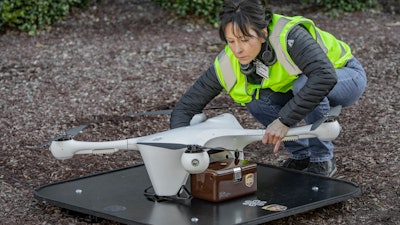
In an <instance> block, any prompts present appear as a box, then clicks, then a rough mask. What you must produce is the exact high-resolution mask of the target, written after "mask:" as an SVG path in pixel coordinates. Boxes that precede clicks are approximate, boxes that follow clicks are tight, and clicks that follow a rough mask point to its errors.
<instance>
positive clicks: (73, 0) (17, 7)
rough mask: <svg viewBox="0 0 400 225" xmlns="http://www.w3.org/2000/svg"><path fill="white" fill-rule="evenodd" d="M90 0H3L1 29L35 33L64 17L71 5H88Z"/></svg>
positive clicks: (0, 17)
mask: <svg viewBox="0 0 400 225" xmlns="http://www.w3.org/2000/svg"><path fill="white" fill-rule="evenodd" d="M88 4H89V0H1V1H0V29H4V28H5V27H9V28H16V29H18V30H21V31H27V32H29V33H30V34H34V33H35V32H36V31H37V30H41V29H44V28H46V27H47V26H50V25H51V24H52V23H54V22H55V21H57V20H60V19H63V18H64V17H65V16H66V15H67V14H68V12H69V10H70V7H71V6H77V7H82V6H87V5H88Z"/></svg>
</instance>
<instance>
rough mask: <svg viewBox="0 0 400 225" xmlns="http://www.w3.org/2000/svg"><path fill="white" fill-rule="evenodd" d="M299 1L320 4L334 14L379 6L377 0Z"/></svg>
mask: <svg viewBox="0 0 400 225" xmlns="http://www.w3.org/2000/svg"><path fill="white" fill-rule="evenodd" d="M301 2H302V3H306V4H307V3H309V4H312V5H316V6H321V7H322V9H323V10H324V11H327V12H331V13H332V14H333V15H334V16H335V15H338V13H339V12H354V11H362V10H365V9H367V8H376V7H378V6H379V4H378V2H377V0H301Z"/></svg>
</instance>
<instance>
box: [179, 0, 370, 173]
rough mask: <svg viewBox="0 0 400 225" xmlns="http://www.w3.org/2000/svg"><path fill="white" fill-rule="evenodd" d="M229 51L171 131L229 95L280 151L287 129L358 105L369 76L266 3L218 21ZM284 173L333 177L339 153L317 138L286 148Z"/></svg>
mask: <svg viewBox="0 0 400 225" xmlns="http://www.w3.org/2000/svg"><path fill="white" fill-rule="evenodd" d="M220 21H221V25H220V29H219V33H220V37H221V39H222V40H223V41H225V42H226V43H227V44H226V46H225V48H224V50H222V51H221V53H219V55H218V56H217V57H216V59H215V61H214V64H213V65H212V66H210V67H209V68H208V70H207V71H205V72H204V73H203V74H202V75H201V76H200V77H199V78H198V80H197V81H196V82H195V83H194V84H193V86H192V87H191V88H190V89H188V90H187V92H186V93H185V94H184V95H183V96H182V98H181V99H180V100H179V101H178V103H177V104H176V106H175V109H174V110H173V112H172V115H171V128H177V127H181V126H187V125H189V122H190V119H191V118H192V117H193V115H195V114H197V113H201V111H202V110H203V108H204V107H205V106H206V105H207V103H209V102H210V101H211V100H212V99H213V98H214V97H216V96H217V95H218V94H220V93H221V91H222V90H225V91H226V92H227V93H228V94H229V95H230V96H231V97H232V99H233V100H234V101H235V102H237V103H239V104H241V105H243V106H246V107H247V109H248V111H249V112H250V113H251V114H252V115H253V116H254V117H255V118H256V119H257V120H258V121H259V122H260V123H262V124H263V125H264V126H266V130H265V135H264V137H263V139H262V142H263V143H264V144H274V145H275V147H274V152H275V153H276V152H277V151H278V149H279V146H280V144H281V141H282V139H283V137H284V136H285V135H286V133H287V131H288V129H289V127H291V126H295V125H296V124H297V123H298V122H300V121H301V120H304V121H305V122H306V123H307V124H312V123H313V122H315V121H317V120H318V119H320V118H321V117H322V116H323V115H324V114H325V113H326V112H327V111H329V109H330V107H333V106H336V105H342V107H346V106H349V105H352V104H354V103H355V102H356V101H357V100H358V99H359V98H360V97H361V95H362V93H363V92H364V89H365V86H366V75H365V71H364V70H363V68H362V66H361V64H360V63H359V61H358V60H357V59H356V58H355V57H354V56H353V55H352V53H351V50H350V47H349V46H348V45H347V44H346V43H344V42H342V41H340V40H338V39H336V38H335V37H334V36H333V35H331V34H330V33H327V32H325V31H322V30H320V29H319V28H317V27H316V26H315V25H314V23H313V21H311V20H309V19H306V18H303V17H300V16H297V17H285V16H282V15H278V14H272V13H271V12H270V11H268V10H267V9H266V6H265V3H264V2H263V1H261V0H229V1H226V2H225V4H224V5H223V8H222V11H221V13H220ZM284 145H285V148H286V149H287V150H288V151H289V152H290V153H291V154H290V157H289V159H287V160H286V161H285V162H284V163H283V167H286V168H291V169H297V170H305V171H308V172H310V173H315V174H320V175H324V176H332V175H333V174H334V173H335V171H336V163H335V159H334V157H333V149H334V146H333V144H332V142H330V141H320V140H319V139H317V138H310V139H303V140H299V141H289V142H284Z"/></svg>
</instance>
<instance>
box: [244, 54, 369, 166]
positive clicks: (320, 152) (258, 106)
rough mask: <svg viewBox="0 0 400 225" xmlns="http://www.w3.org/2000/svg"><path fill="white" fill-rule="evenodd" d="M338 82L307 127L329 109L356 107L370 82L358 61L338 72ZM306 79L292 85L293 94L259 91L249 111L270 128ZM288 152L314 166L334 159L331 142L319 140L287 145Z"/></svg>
mask: <svg viewBox="0 0 400 225" xmlns="http://www.w3.org/2000/svg"><path fill="white" fill-rule="evenodd" d="M336 74H337V77H338V81H337V83H336V85H335V86H334V88H333V89H332V90H331V91H330V92H329V94H328V95H327V97H325V98H324V99H323V100H322V101H321V102H320V104H319V105H318V106H317V107H316V108H315V109H314V110H313V111H312V112H311V113H310V114H308V115H307V116H306V117H305V118H304V121H305V122H306V123H307V124H312V123H314V122H315V121H317V120H318V119H320V118H321V117H322V116H323V115H324V114H325V113H327V112H328V111H329V109H330V107H334V106H337V105H341V106H342V107H346V106H350V105H352V104H354V103H355V102H356V101H357V100H358V99H359V98H360V97H361V95H362V94H363V92H364V90H365V87H366V84H367V79H366V74H365V71H364V69H363V67H362V65H361V64H360V62H359V61H358V60H357V59H356V58H354V57H353V58H352V59H350V60H349V61H348V62H347V64H346V66H345V67H343V68H339V69H336ZM306 81H307V76H305V75H300V76H299V78H298V79H296V80H295V82H294V84H293V89H292V91H289V92H287V93H278V92H273V91H271V90H270V89H264V90H260V95H259V96H260V97H259V99H258V100H256V99H254V100H253V101H251V102H250V103H248V104H246V107H247V109H248V111H249V112H250V113H251V114H252V115H253V116H254V117H255V118H256V119H257V120H258V121H259V122H260V123H262V124H263V125H264V126H268V124H270V123H271V122H272V121H274V120H275V119H277V118H278V115H279V111H280V110H281V108H282V107H283V106H284V105H285V104H286V103H287V102H288V101H289V100H290V99H292V97H293V95H296V94H297V93H298V92H299V91H300V89H301V88H302V87H303V86H304V85H305V83H306ZM284 145H285V148H286V149H287V150H288V151H289V152H290V153H291V155H290V158H293V159H304V158H308V157H310V161H311V162H324V161H328V160H330V159H332V158H333V149H334V146H333V144H332V142H331V141H321V140H319V139H318V138H309V139H302V140H298V141H287V142H284Z"/></svg>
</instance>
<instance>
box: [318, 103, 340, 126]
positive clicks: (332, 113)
mask: <svg viewBox="0 0 400 225" xmlns="http://www.w3.org/2000/svg"><path fill="white" fill-rule="evenodd" d="M341 111H342V106H341V105H338V106H335V107H333V108H331V110H329V112H327V113H326V114H325V115H324V116H323V117H322V118H321V119H319V120H317V121H315V122H314V123H313V125H312V126H311V130H315V129H317V128H318V127H319V126H320V125H321V124H322V123H324V122H326V121H333V120H335V119H336V118H337V117H338V116H339V114H340V112H341Z"/></svg>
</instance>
